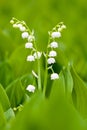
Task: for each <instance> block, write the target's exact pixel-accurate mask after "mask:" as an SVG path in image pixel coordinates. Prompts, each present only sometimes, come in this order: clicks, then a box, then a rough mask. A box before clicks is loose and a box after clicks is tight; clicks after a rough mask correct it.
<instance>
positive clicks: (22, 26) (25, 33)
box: [10, 18, 42, 62]
mask: <svg viewBox="0 0 87 130" xmlns="http://www.w3.org/2000/svg"><path fill="white" fill-rule="evenodd" d="M10 23H11V24H12V25H13V27H14V28H18V29H19V30H20V31H21V32H22V34H21V36H22V38H23V39H26V40H27V42H26V43H25V48H27V49H31V52H33V54H30V55H28V56H27V61H30V62H32V61H35V59H40V57H41V54H42V53H41V52H37V51H36V49H35V48H34V42H35V37H34V32H33V31H32V32H31V31H30V30H29V28H28V27H27V25H26V23H25V22H24V21H19V20H17V19H16V18H12V20H11V21H10Z"/></svg>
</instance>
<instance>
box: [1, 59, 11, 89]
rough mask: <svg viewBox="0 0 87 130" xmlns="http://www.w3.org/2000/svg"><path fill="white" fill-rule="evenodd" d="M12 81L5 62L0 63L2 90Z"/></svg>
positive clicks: (9, 68)
mask: <svg viewBox="0 0 87 130" xmlns="http://www.w3.org/2000/svg"><path fill="white" fill-rule="evenodd" d="M12 80H13V72H12V68H11V66H10V65H9V64H8V62H7V61H4V62H1V63H0V83H1V84H2V85H3V87H4V88H6V86H7V85H8V84H9V83H10V82H11V81H12Z"/></svg>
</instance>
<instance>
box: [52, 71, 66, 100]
mask: <svg viewBox="0 0 87 130" xmlns="http://www.w3.org/2000/svg"><path fill="white" fill-rule="evenodd" d="M58 95H61V96H62V97H64V96H65V80H64V75H63V72H62V71H61V72H60V74H59V79H57V80H55V81H54V82H53V85H52V90H51V94H50V98H52V99H53V98H55V97H56V96H58Z"/></svg>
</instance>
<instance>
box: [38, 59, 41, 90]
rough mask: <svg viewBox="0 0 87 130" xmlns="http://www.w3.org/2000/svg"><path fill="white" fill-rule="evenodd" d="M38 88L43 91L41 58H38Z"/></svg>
mask: <svg viewBox="0 0 87 130" xmlns="http://www.w3.org/2000/svg"><path fill="white" fill-rule="evenodd" d="M37 62H38V90H40V91H41V70H40V66H41V65H40V59H38V61H37Z"/></svg>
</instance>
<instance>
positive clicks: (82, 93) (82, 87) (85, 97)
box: [71, 68, 87, 118]
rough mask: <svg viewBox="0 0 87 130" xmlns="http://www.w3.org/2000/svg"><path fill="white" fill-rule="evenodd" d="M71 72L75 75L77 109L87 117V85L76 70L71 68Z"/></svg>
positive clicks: (74, 85) (73, 95) (74, 96)
mask: <svg viewBox="0 0 87 130" xmlns="http://www.w3.org/2000/svg"><path fill="white" fill-rule="evenodd" d="M71 74H72V77H73V88H74V90H73V94H72V97H73V99H74V100H73V101H74V103H75V106H76V108H77V110H78V111H79V112H80V114H81V115H82V116H83V117H84V118H87V85H86V84H85V83H84V82H83V81H82V79H81V78H80V77H79V76H78V75H77V73H76V72H75V70H74V69H73V68H71Z"/></svg>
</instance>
